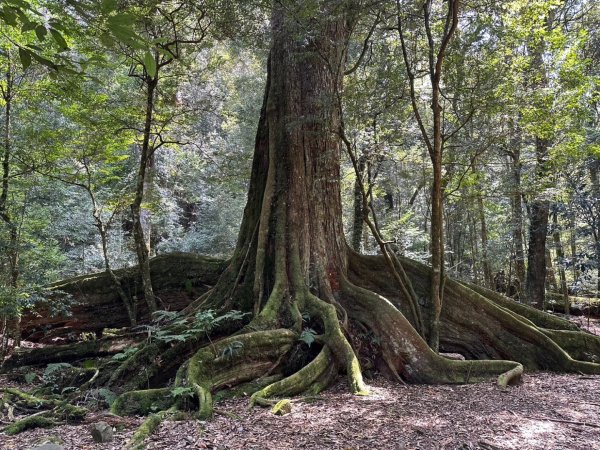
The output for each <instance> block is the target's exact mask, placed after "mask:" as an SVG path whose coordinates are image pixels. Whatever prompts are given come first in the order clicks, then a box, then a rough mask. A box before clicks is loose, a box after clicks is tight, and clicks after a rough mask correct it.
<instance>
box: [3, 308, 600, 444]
mask: <svg viewBox="0 0 600 450" xmlns="http://www.w3.org/2000/svg"><path fill="white" fill-rule="evenodd" d="M581 325H583V326H584V327H585V325H587V324H586V323H582V324H581ZM590 325H591V326H590V331H592V332H596V333H598V332H599V331H600V326H599V322H598V321H597V320H594V321H593V322H592V323H590ZM367 382H368V384H369V386H370V388H371V395H369V396H364V397H361V396H354V395H351V394H349V393H348V389H347V387H346V385H345V381H344V380H343V379H340V380H339V381H338V382H337V383H336V384H335V385H334V386H333V387H331V388H330V389H328V390H327V391H325V392H323V393H322V394H320V395H319V396H315V397H310V398H303V399H301V398H298V399H294V402H293V409H292V412H291V413H290V414H287V415H284V416H281V417H280V416H275V415H273V414H272V413H271V412H270V410H269V409H268V408H259V407H256V408H253V409H251V410H249V409H248V399H247V398H239V399H233V400H225V401H222V402H219V403H218V404H217V405H216V408H215V416H214V418H213V419H212V420H209V421H197V420H185V421H180V422H169V421H167V422H164V423H163V424H162V425H161V426H160V427H159V429H158V431H157V432H156V433H155V434H154V435H153V436H152V437H151V438H149V439H148V440H147V444H148V445H147V448H148V449H169V450H184V449H185V450H188V449H213V450H229V449H239V450H242V449H243V450H259V449H260V450H267V449H273V450H282V449H319V450H321V449H322V450H325V449H340V450H342V449H343V450H347V449H352V450H359V449H406V450H408V449H415V450H416V449H421V450H428V449H461V450H466V449H481V450H498V449H543V450H558V449H565V450H566V449H581V450H593V449H598V450H600V376H581V375H576V374H555V373H547V372H538V373H529V374H526V375H525V376H524V377H523V381H522V383H521V384H520V385H518V386H513V387H509V388H500V387H498V386H497V385H496V384H495V383H494V382H492V381H490V382H486V383H479V384H470V385H460V386H424V385H402V384H399V383H397V382H391V381H388V380H385V379H383V378H381V377H377V378H375V379H371V380H367ZM8 386H11V387H19V386H15V383H14V382H9V381H7V379H6V378H5V377H0V387H8ZM20 387H21V388H23V386H20ZM142 420H143V419H142V418H120V417H116V416H111V415H108V414H107V413H106V412H105V411H104V412H103V411H99V412H95V413H92V414H90V415H88V417H87V419H86V421H85V423H82V424H79V425H63V426H59V427H56V428H53V429H37V430H30V431H27V432H24V433H22V434H20V435H18V436H6V435H4V434H3V433H0V450H17V449H18V450H28V449H31V448H33V447H35V446H36V445H39V444H41V443H43V442H45V441H48V440H52V441H54V442H58V443H61V444H62V445H63V446H64V448H65V449H66V450H100V449H102V450H109V449H110V450H116V449H124V448H126V447H125V443H126V442H127V440H128V439H129V438H130V437H131V436H132V434H133V432H134V431H135V430H136V428H137V427H138V426H139V425H140V424H141V422H142ZM99 421H105V422H108V423H110V424H111V425H112V426H113V427H114V428H115V438H114V440H113V441H112V442H110V443H106V444H96V443H94V442H93V440H92V437H91V433H90V431H89V426H90V424H91V423H94V422H99ZM0 424H1V420H0Z"/></svg>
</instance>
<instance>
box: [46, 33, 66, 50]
mask: <svg viewBox="0 0 600 450" xmlns="http://www.w3.org/2000/svg"><path fill="white" fill-rule="evenodd" d="M50 34H51V35H52V37H53V38H54V40H55V41H56V43H57V44H58V46H59V47H60V48H62V49H63V50H68V49H69V44H67V41H65V38H64V37H63V35H62V34H60V32H59V31H58V30H55V29H54V28H50Z"/></svg>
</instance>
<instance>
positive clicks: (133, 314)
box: [96, 217, 137, 327]
mask: <svg viewBox="0 0 600 450" xmlns="http://www.w3.org/2000/svg"><path fill="white" fill-rule="evenodd" d="M96 227H97V228H98V231H99V233H100V241H101V243H102V256H103V257H104V270H105V271H106V273H107V274H108V276H109V277H110V280H111V281H112V283H113V285H114V287H115V290H116V291H117V293H118V294H119V297H120V298H121V301H122V302H123V305H124V306H125V309H126V311H127V316H128V317H129V322H130V323H131V326H132V327H134V326H136V325H137V303H136V302H135V300H130V299H129V296H128V295H127V294H126V293H125V291H124V290H123V286H122V285H121V280H119V278H118V277H117V275H116V274H115V272H114V271H113V270H112V267H111V266H110V257H109V254H108V235H107V233H108V231H107V228H106V226H105V225H104V224H103V223H102V221H101V220H100V218H99V217H97V218H96Z"/></svg>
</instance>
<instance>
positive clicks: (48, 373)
mask: <svg viewBox="0 0 600 450" xmlns="http://www.w3.org/2000/svg"><path fill="white" fill-rule="evenodd" d="M71 367H73V366H72V365H71V364H69V363H54V364H48V365H47V366H46V369H45V370H44V375H43V378H44V381H47V382H52V381H54V379H55V378H56V376H57V375H58V374H59V372H61V371H62V370H64V369H68V368H71Z"/></svg>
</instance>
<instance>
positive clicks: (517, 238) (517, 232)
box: [510, 143, 525, 296]
mask: <svg viewBox="0 0 600 450" xmlns="http://www.w3.org/2000/svg"><path fill="white" fill-rule="evenodd" d="M512 147H513V148H512V151H511V153H510V158H511V175H512V186H511V194H510V206H511V210H512V215H511V216H512V239H513V243H514V249H515V250H514V254H515V274H516V276H517V280H518V282H519V287H518V294H519V296H522V290H523V287H524V286H525V252H524V251H523V205H522V203H521V194H522V193H521V151H520V149H519V147H518V143H515V145H513V146H512Z"/></svg>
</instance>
